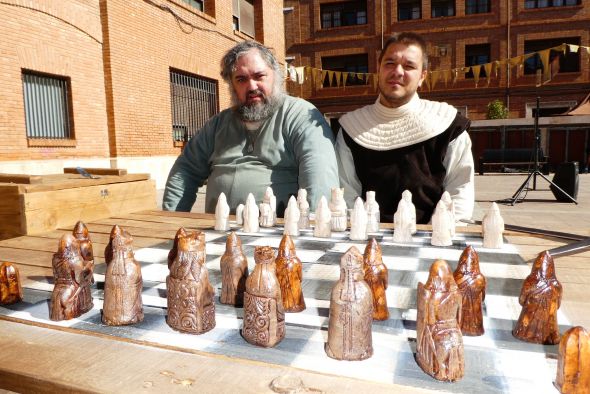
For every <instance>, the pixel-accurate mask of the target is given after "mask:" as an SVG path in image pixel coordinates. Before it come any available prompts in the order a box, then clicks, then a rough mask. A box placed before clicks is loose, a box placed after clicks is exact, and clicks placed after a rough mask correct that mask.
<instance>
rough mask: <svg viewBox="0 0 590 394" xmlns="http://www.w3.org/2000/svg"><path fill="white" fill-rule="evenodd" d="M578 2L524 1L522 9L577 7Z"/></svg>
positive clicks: (562, 0) (566, 0) (564, 0)
mask: <svg viewBox="0 0 590 394" xmlns="http://www.w3.org/2000/svg"><path fill="white" fill-rule="evenodd" d="M579 4H580V0H525V2H524V8H528V9H531V8H548V7H565V6H571V5H579Z"/></svg>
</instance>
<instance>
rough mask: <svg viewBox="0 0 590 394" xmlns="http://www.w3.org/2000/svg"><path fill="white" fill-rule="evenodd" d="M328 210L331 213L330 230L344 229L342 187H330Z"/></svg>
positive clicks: (344, 212) (345, 223)
mask: <svg viewBox="0 0 590 394" xmlns="http://www.w3.org/2000/svg"><path fill="white" fill-rule="evenodd" d="M329 207H330V212H331V213H332V230H333V231H346V227H347V218H346V201H344V189H341V188H339V187H333V188H332V198H331V199H330V205H329Z"/></svg>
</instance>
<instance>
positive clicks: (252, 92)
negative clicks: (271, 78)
mask: <svg viewBox="0 0 590 394" xmlns="http://www.w3.org/2000/svg"><path fill="white" fill-rule="evenodd" d="M246 96H262V97H263V98H264V99H266V94H264V92H263V91H262V90H260V89H254V90H248V93H247V94H246Z"/></svg>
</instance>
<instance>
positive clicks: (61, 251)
mask: <svg viewBox="0 0 590 394" xmlns="http://www.w3.org/2000/svg"><path fill="white" fill-rule="evenodd" d="M52 266H53V281H54V286H53V293H52V294H51V302H50V304H49V318H50V319H51V320H69V319H73V318H75V317H78V316H80V315H81V314H83V313H85V312H87V311H88V310H84V309H82V307H87V301H85V300H81V299H80V297H81V296H82V294H84V293H85V292H89V290H88V289H87V288H88V287H90V278H91V277H92V268H91V267H90V264H89V263H85V262H84V259H83V258H82V255H81V254H80V245H79V243H78V240H77V239H76V238H74V236H73V235H71V234H64V235H63V236H62V237H61V239H60V241H59V244H58V250H57V252H56V253H55V254H54V255H53V260H52ZM85 288H86V289H85ZM90 307H92V299H91V300H90Z"/></svg>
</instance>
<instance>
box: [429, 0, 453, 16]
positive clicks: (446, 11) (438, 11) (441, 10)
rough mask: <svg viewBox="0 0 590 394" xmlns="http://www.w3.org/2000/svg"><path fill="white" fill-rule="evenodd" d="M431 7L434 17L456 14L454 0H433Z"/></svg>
mask: <svg viewBox="0 0 590 394" xmlns="http://www.w3.org/2000/svg"><path fill="white" fill-rule="evenodd" d="M431 7H432V17H433V18H438V17H441V16H455V1H454V0H433V1H432V4H431Z"/></svg>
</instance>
